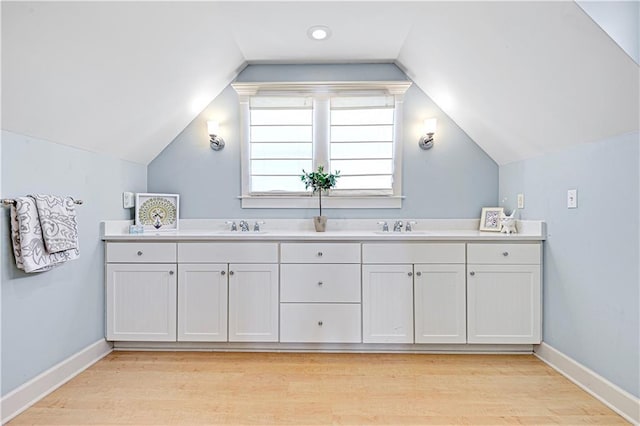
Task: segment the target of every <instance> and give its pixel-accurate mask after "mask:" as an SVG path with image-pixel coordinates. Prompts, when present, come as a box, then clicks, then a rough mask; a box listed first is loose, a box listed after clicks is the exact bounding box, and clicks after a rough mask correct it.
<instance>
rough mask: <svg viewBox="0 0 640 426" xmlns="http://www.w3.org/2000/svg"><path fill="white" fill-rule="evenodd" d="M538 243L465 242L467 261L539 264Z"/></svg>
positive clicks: (495, 263)
mask: <svg viewBox="0 0 640 426" xmlns="http://www.w3.org/2000/svg"><path fill="white" fill-rule="evenodd" d="M540 261H541V245H540V244H488V243H487V244H467V262H468V263H481V264H482V263H484V264H492V265H510V264H511V265H513V264H520V265H539V264H540Z"/></svg>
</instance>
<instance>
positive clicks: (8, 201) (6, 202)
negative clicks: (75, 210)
mask: <svg viewBox="0 0 640 426" xmlns="http://www.w3.org/2000/svg"><path fill="white" fill-rule="evenodd" d="M73 202H74V203H76V204H83V203H84V201H82V200H73ZM15 203H16V200H12V199H11V198H3V199H2V205H3V206H11V205H13V204H15Z"/></svg>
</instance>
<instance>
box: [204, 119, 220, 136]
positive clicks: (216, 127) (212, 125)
mask: <svg viewBox="0 0 640 426" xmlns="http://www.w3.org/2000/svg"><path fill="white" fill-rule="evenodd" d="M207 130H208V131H209V134H210V135H217V134H218V132H220V124H219V123H218V122H217V121H207Z"/></svg>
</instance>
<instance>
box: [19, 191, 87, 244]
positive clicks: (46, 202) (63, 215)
mask: <svg viewBox="0 0 640 426" xmlns="http://www.w3.org/2000/svg"><path fill="white" fill-rule="evenodd" d="M30 197H33V199H34V200H36V207H37V208H38V216H39V217H40V225H41V227H42V236H43V237H44V246H45V247H46V248H47V251H48V252H49V253H59V252H61V251H65V250H71V249H77V248H78V223H77V222H76V204H75V202H74V201H73V198H71V197H59V196H57V195H44V194H34V195H30Z"/></svg>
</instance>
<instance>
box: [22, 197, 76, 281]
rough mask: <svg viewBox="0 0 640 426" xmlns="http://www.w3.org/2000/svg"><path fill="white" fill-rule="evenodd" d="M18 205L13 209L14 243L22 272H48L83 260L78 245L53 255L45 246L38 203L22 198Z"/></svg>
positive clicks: (30, 198)
mask: <svg viewBox="0 0 640 426" xmlns="http://www.w3.org/2000/svg"><path fill="white" fill-rule="evenodd" d="M15 201H16V203H15V205H13V206H12V207H11V241H12V243H13V253H14V255H15V258H16V266H17V267H18V268H19V269H22V270H23V271H25V272H44V271H48V270H50V269H52V268H54V267H56V266H59V265H60V264H62V263H64V262H66V261H68V260H72V259H76V258H78V256H80V252H79V250H78V247H77V245H76V247H75V248H71V249H68V250H62V251H58V252H55V253H51V252H49V251H48V250H47V248H46V246H45V242H44V237H43V232H42V225H41V223H40V217H39V215H38V209H37V207H36V201H35V199H34V198H32V197H18V198H16V200H15ZM76 229H77V228H76ZM76 241H77V238H76Z"/></svg>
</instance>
